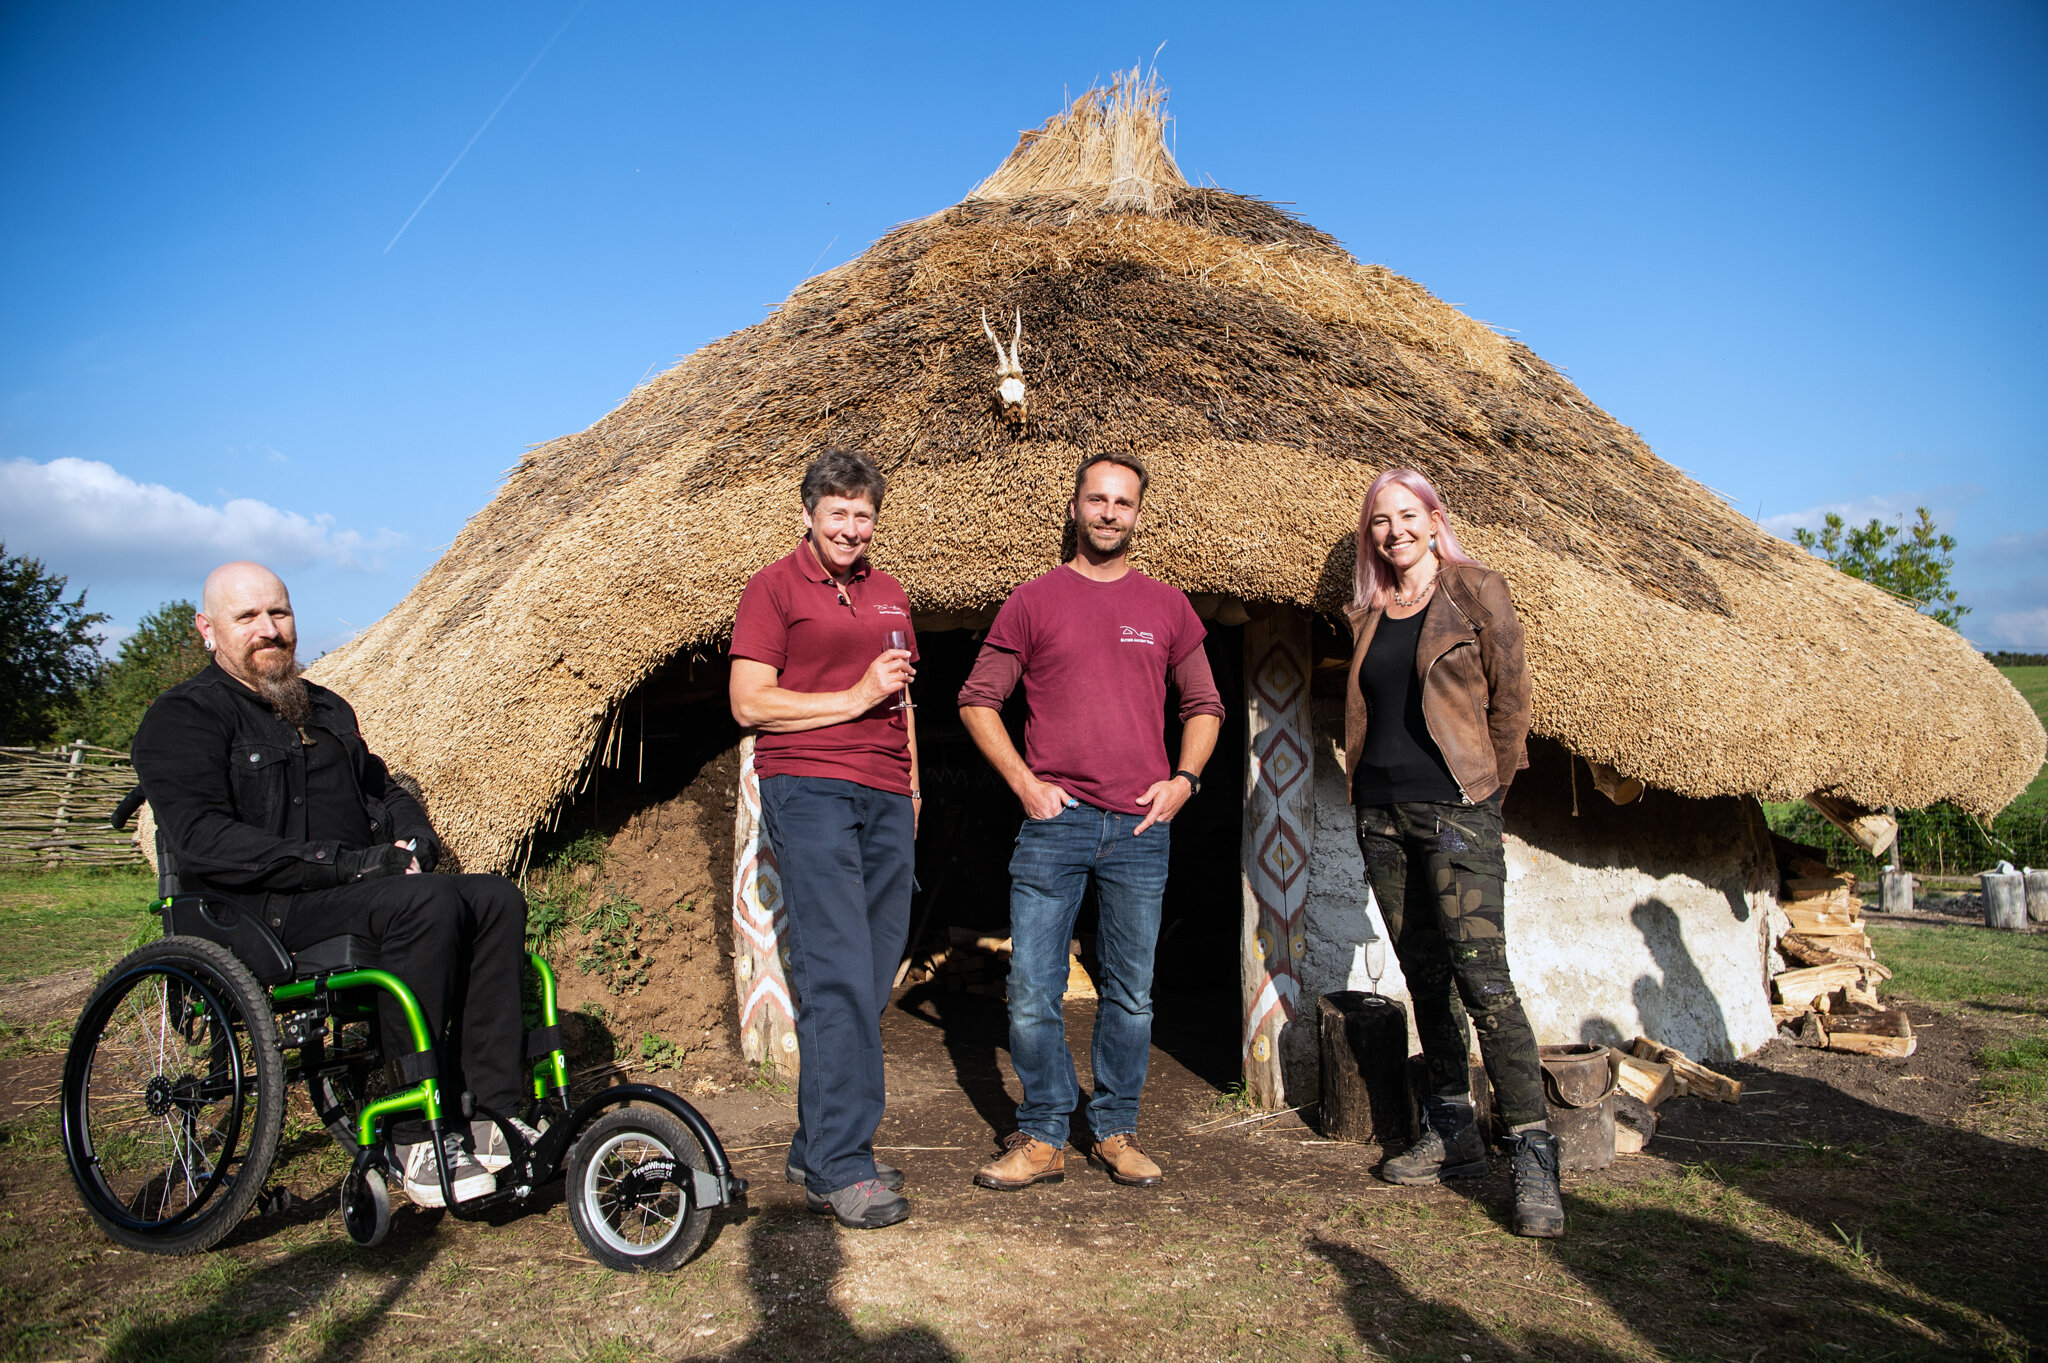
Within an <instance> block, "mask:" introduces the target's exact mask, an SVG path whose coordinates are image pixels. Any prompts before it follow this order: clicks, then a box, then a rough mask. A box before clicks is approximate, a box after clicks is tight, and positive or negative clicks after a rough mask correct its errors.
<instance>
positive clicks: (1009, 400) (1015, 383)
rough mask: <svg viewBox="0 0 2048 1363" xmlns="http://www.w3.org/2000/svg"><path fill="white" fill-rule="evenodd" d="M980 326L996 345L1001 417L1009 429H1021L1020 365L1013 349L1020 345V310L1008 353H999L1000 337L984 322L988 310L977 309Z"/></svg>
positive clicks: (1001, 351) (1023, 413)
mask: <svg viewBox="0 0 2048 1363" xmlns="http://www.w3.org/2000/svg"><path fill="white" fill-rule="evenodd" d="M981 329H982V330H983V331H985V332H987V333H988V339H989V341H990V343H991V344H993V345H994V346H995V348H996V400H997V403H998V406H999V407H1000V409H1001V411H1002V415H1003V420H1004V421H1006V422H1008V423H1009V424H1010V425H1011V427H1012V428H1015V429H1019V430H1021V429H1022V428H1023V426H1024V416H1025V409H1024V366H1023V365H1021V364H1019V363H1018V362H1017V349H1018V347H1019V346H1021V345H1023V344H1024V313H1023V311H1022V310H1021V309H1019V311H1018V313H1017V330H1016V333H1015V334H1014V335H1013V336H1012V337H1011V338H1010V349H1009V353H1008V354H1005V353H1004V352H1003V342H1002V338H1001V337H999V336H997V335H996V333H995V328H994V327H991V326H990V325H989V324H988V309H987V308H983V309H982V310H981Z"/></svg>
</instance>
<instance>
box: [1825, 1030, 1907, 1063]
mask: <svg viewBox="0 0 2048 1363" xmlns="http://www.w3.org/2000/svg"><path fill="white" fill-rule="evenodd" d="M1919 1046H1920V1039H1919V1038H1918V1037H1911V1036H1872V1035H1870V1034H1869V1033H1868V1032H1830V1033H1828V1049H1829V1050H1831V1051H1848V1052H1850V1053H1852V1054H1855V1055H1876V1056H1882V1057H1884V1058H1885V1059H1887V1060H1904V1059H1905V1058H1906V1057H1907V1056H1909V1055H1911V1054H1913V1052H1914V1051H1915V1050H1917V1049H1919Z"/></svg>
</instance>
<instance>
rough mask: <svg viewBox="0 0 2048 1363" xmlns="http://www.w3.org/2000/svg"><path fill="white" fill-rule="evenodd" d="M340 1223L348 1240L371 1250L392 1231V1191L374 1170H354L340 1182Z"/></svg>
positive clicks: (382, 1177) (381, 1176)
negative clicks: (346, 1233)
mask: <svg viewBox="0 0 2048 1363" xmlns="http://www.w3.org/2000/svg"><path fill="white" fill-rule="evenodd" d="M341 1224H342V1225H343V1226H344V1227H345V1228H346V1229H347V1231H348V1238H349V1239H351V1240H353V1241H355V1242H356V1243H357V1244H359V1245H361V1246H362V1247H363V1248H364V1249H368V1248H369V1247H370V1246H371V1245H374V1244H376V1243H378V1242H379V1241H381V1240H382V1239H383V1238H384V1237H385V1236H386V1235H388V1234H390V1232H391V1191H390V1189H388V1188H386V1187H385V1186H384V1176H383V1175H382V1174H379V1173H378V1172H377V1171H376V1170H375V1169H365V1170H363V1171H362V1172H360V1173H358V1172H356V1171H355V1170H353V1169H351V1170H350V1171H349V1173H348V1177H346V1178H344V1179H342V1181H341Z"/></svg>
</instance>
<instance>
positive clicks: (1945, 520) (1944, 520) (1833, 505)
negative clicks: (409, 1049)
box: [1758, 486, 1983, 540]
mask: <svg viewBox="0 0 2048 1363" xmlns="http://www.w3.org/2000/svg"><path fill="white" fill-rule="evenodd" d="M1982 492H1983V489H1982V488H1979V487H1975V486H1968V487H1938V488H1928V489H1926V490H1924V491H1921V492H1906V493H1898V494H1895V495H1890V496H1885V495H1875V496H1869V497H1858V498H1857V499H1855V500H1854V501H1848V502H1822V503H1821V504H1820V505H1818V506H1809V507H1807V508H1806V509H1804V510H1803V511H1786V512H1782V513H1780V514H1778V515H1776V516H1766V517H1764V518H1763V519H1762V520H1761V521H1759V522H1758V524H1760V525H1761V526H1763V528H1764V529H1766V530H1768V531H1770V532H1771V533H1772V534H1773V535H1776V536H1778V537H1779V538H1781V539H1788V540H1789V539H1791V538H1792V532H1793V531H1794V530H1818V529H1820V528H1821V526H1822V524H1823V523H1825V521H1826V520H1827V515H1828V513H1829V512H1830V511H1832V512H1834V513H1835V514H1836V515H1837V516H1840V517H1841V518H1842V519H1843V520H1844V521H1847V522H1848V523H1849V524H1850V525H1859V526H1860V525H1868V524H1869V523H1870V522H1871V521H1873V520H1879V521H1885V522H1893V521H1898V520H1901V519H1903V520H1906V521H1909V522H1910V521H1911V520H1912V519H1913V516H1914V513H1915V511H1917V510H1918V509H1919V508H1920V507H1923V506H1924V507H1926V508H1927V509H1928V514H1929V515H1931V516H1933V517H1934V523H1935V524H1936V525H1937V526H1939V527H1941V528H1942V529H1943V530H1948V529H1951V528H1953V527H1954V525H1955V523H1956V511H1955V506H1956V504H1957V503H1959V502H1964V503H1966V502H1970V501H1974V500H1975V499H1976V498H1977V497H1978V496H1980V495H1981V494H1982Z"/></svg>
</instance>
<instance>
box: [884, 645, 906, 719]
mask: <svg viewBox="0 0 2048 1363" xmlns="http://www.w3.org/2000/svg"><path fill="white" fill-rule="evenodd" d="M888 638H889V647H891V648H900V649H902V650H903V651H904V652H906V653H907V652H909V651H910V633H909V631H907V630H900V629H892V630H890V631H889V635H888ZM889 708H890V709H891V710H908V709H909V708H910V688H909V687H907V686H906V687H904V688H903V690H902V691H901V692H900V693H898V697H897V701H896V703H895V704H894V705H892V706H890V707H889Z"/></svg>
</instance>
